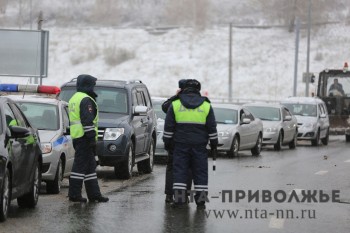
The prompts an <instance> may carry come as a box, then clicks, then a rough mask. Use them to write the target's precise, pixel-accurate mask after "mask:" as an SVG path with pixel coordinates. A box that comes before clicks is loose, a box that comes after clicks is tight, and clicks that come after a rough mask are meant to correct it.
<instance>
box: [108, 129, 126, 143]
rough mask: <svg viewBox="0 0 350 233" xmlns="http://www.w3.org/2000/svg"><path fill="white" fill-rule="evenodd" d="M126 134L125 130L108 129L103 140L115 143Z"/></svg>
mask: <svg viewBox="0 0 350 233" xmlns="http://www.w3.org/2000/svg"><path fill="white" fill-rule="evenodd" d="M123 134H124V128H106V130H105V134H104V136H103V140H106V141H114V140H117V139H118V138H119V137H120V136H121V135H123Z"/></svg>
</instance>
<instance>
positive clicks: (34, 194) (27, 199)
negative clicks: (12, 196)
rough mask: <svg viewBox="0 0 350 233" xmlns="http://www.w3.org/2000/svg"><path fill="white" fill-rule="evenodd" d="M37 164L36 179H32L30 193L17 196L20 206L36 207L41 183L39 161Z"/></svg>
mask: <svg viewBox="0 0 350 233" xmlns="http://www.w3.org/2000/svg"><path fill="white" fill-rule="evenodd" d="M35 166H36V167H35V172H34V179H33V180H32V185H31V188H30V191H29V193H27V194H25V195H23V196H21V197H18V198H17V203H18V205H19V206H20V207H29V208H34V207H35V206H36V204H37V203H38V199H39V190H40V184H41V171H40V167H39V162H37V163H36V165H35Z"/></svg>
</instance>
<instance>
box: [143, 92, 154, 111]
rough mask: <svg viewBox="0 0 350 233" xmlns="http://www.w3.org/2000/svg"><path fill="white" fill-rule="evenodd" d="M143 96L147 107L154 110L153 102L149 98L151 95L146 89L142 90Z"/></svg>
mask: <svg viewBox="0 0 350 233" xmlns="http://www.w3.org/2000/svg"><path fill="white" fill-rule="evenodd" d="M142 94H143V97H144V100H145V102H146V106H147V107H148V108H152V102H151V99H150V97H149V94H148V91H147V89H146V88H142Z"/></svg>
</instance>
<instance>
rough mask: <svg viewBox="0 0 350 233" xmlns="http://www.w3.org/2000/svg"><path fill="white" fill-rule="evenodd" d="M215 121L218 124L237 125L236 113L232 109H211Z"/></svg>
mask: <svg viewBox="0 0 350 233" xmlns="http://www.w3.org/2000/svg"><path fill="white" fill-rule="evenodd" d="M213 110H214V114H215V120H216V122H217V123H219V124H237V120H238V117H237V115H238V112H237V110H234V109H227V108H216V107H214V108H213Z"/></svg>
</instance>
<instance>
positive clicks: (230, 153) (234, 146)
mask: <svg viewBox="0 0 350 233" xmlns="http://www.w3.org/2000/svg"><path fill="white" fill-rule="evenodd" d="M238 151H239V139H238V137H237V135H235V136H234V137H233V140H232V145H231V149H230V150H229V151H227V155H228V156H229V157H236V156H238Z"/></svg>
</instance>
